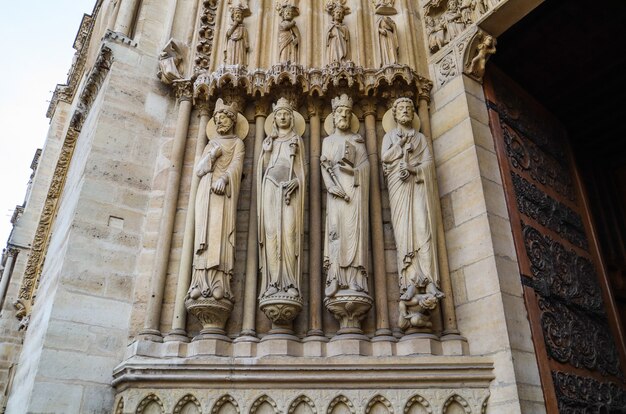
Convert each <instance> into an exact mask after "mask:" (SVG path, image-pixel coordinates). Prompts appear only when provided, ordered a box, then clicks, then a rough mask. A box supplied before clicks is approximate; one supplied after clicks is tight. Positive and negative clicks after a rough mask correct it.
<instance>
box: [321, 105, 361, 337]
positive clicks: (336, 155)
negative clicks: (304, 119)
mask: <svg viewBox="0 0 626 414" xmlns="http://www.w3.org/2000/svg"><path fill="white" fill-rule="evenodd" d="M352 106H353V103H352V99H351V98H350V97H348V96H347V95H345V94H343V95H341V96H340V97H337V98H335V99H333V100H332V109H333V113H332V114H331V115H330V116H329V117H328V118H327V120H326V123H325V128H326V132H328V133H329V136H328V137H327V138H325V139H324V141H323V143H322V154H321V157H320V163H321V168H322V177H323V179H324V184H325V186H326V191H327V193H328V195H327V199H326V231H325V236H324V270H325V272H326V290H325V294H326V298H325V300H324V304H325V306H326V308H327V309H328V310H329V311H330V312H332V313H333V315H334V316H335V318H336V319H338V320H339V323H340V330H339V332H338V333H339V334H342V333H361V329H360V319H362V318H363V317H364V316H365V314H366V313H367V311H368V310H369V309H370V308H371V306H372V298H371V297H370V296H369V295H368V284H367V279H368V271H367V268H368V261H369V257H368V248H369V237H368V235H369V229H368V227H369V226H368V222H369V207H368V205H369V182H370V177H369V172H370V165H369V161H368V157H367V151H366V148H365V141H364V140H363V138H362V137H361V136H360V135H359V134H358V129H359V122H358V119H357V118H356V116H355V115H354V114H353V113H352Z"/></svg>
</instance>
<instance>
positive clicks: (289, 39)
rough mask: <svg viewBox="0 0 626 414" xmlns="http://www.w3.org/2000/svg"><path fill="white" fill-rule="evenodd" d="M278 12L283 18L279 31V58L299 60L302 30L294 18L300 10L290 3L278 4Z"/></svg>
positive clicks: (282, 59) (285, 60) (295, 61)
mask: <svg viewBox="0 0 626 414" xmlns="http://www.w3.org/2000/svg"><path fill="white" fill-rule="evenodd" d="M276 10H277V11H278V14H279V15H280V17H281V18H282V21H281V22H280V26H279V29H280V30H279V32H278V60H279V61H280V62H291V63H296V64H297V63H298V62H299V53H298V50H299V47H300V30H299V29H298V26H297V24H296V22H295V21H294V20H293V19H294V18H295V17H297V16H299V15H300V10H299V9H298V8H297V7H296V6H293V5H290V4H288V3H286V2H285V3H283V4H278V5H277V6H276Z"/></svg>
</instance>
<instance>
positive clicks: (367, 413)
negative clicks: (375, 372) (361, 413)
mask: <svg viewBox="0 0 626 414" xmlns="http://www.w3.org/2000/svg"><path fill="white" fill-rule="evenodd" d="M376 404H382V405H383V406H384V407H385V408H386V409H387V413H388V414H393V406H392V405H391V403H390V402H389V400H388V399H386V398H385V397H383V396H382V395H380V394H378V395H375V396H374V397H373V398H372V399H370V400H369V402H368V403H367V407H365V414H370V413H371V412H372V410H373V409H374V407H375V406H376ZM374 412H375V411H374Z"/></svg>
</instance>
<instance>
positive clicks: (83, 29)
mask: <svg viewBox="0 0 626 414" xmlns="http://www.w3.org/2000/svg"><path fill="white" fill-rule="evenodd" d="M101 6H102V0H98V1H96V4H95V6H94V8H93V11H92V12H91V14H90V15H89V14H85V15H83V20H82V21H81V23H80V27H79V29H78V33H77V34H76V38H75V39H74V49H75V50H76V53H75V54H74V61H73V63H72V67H71V68H70V71H69V74H68V76H67V82H66V83H65V84H58V85H57V86H56V88H55V89H54V92H53V94H52V99H51V100H50V105H48V110H47V112H46V117H47V118H52V116H53V115H54V111H55V110H56V107H57V104H58V103H59V102H67V103H71V102H72V100H73V99H74V95H75V94H76V89H77V88H78V84H79V83H80V79H81V78H82V75H83V72H84V70H85V62H86V61H87V53H88V51H89V50H88V49H89V42H90V40H91V35H92V33H93V27H94V24H95V22H96V19H97V17H98V12H99V11H100V7H101Z"/></svg>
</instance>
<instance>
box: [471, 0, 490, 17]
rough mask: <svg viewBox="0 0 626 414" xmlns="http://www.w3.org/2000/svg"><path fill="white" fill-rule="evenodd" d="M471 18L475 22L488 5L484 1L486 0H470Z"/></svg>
mask: <svg viewBox="0 0 626 414" xmlns="http://www.w3.org/2000/svg"><path fill="white" fill-rule="evenodd" d="M472 7H473V9H472V18H473V21H475V22H477V21H478V19H480V17H481V16H482V15H483V14H485V13H486V12H487V9H488V8H489V6H488V5H487V3H486V0H472Z"/></svg>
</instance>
